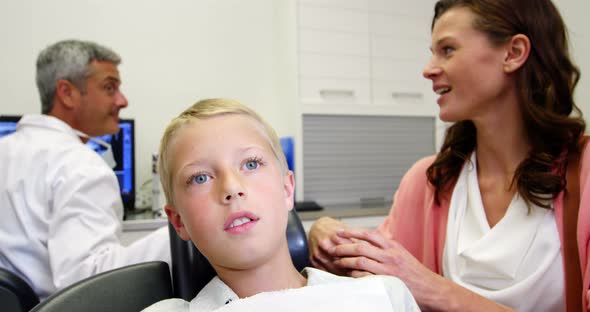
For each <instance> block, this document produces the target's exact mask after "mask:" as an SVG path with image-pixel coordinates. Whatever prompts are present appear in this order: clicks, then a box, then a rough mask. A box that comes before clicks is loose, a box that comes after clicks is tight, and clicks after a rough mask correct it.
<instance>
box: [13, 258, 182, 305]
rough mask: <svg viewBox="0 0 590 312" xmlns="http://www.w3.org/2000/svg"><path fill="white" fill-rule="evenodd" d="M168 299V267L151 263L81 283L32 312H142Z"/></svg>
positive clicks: (122, 269)
mask: <svg viewBox="0 0 590 312" xmlns="http://www.w3.org/2000/svg"><path fill="white" fill-rule="evenodd" d="M169 298H172V282H171V281H170V269H169V267H168V264H167V263H166V262H162V261H152V262H144V263H139V264H134V265H129V266H125V267H122V268H118V269H114V270H110V271H107V272H104V273H100V274H97V275H94V276H91V277H89V278H86V279H83V280H81V281H79V282H77V283H75V284H73V285H71V286H68V287H66V288H64V289H62V290H60V291H58V292H57V293H55V294H53V295H51V296H50V297H49V298H47V299H45V300H44V301H43V302H41V303H40V304H38V305H37V306H35V308H33V310H31V311H32V312H61V311H82V312H99V311H109V312H118V311H120V312H124V311H125V312H127V311H141V310H142V309H144V308H147V307H148V306H150V305H152V304H154V303H156V302H158V301H160V300H164V299H169ZM2 311H4V310H2Z"/></svg>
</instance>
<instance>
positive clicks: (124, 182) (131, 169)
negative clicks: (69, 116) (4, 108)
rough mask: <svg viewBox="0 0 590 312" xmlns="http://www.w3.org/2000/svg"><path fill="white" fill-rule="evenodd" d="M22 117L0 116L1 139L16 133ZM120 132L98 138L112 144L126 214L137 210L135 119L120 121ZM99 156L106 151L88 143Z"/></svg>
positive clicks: (115, 169) (116, 173)
mask: <svg viewBox="0 0 590 312" xmlns="http://www.w3.org/2000/svg"><path fill="white" fill-rule="evenodd" d="M20 118H21V116H0V137H3V136H5V135H8V134H10V133H12V132H14V131H16V124H17V123H18V121H19V120H20ZM119 128H120V130H119V132H118V133H117V134H113V135H103V136H99V137H97V138H99V139H101V140H103V141H106V142H107V143H109V144H111V146H112V149H113V156H114V158H115V161H116V162H117V166H116V167H115V168H113V170H114V171H115V175H116V176H117V180H118V181H119V189H120V191H121V199H122V201H123V206H124V208H125V214H127V212H128V211H130V210H133V209H135V122H134V120H133V119H119ZM86 145H88V146H89V147H90V148H92V149H93V150H94V151H96V152H97V153H99V154H102V153H104V151H105V149H104V148H103V147H102V146H100V145H99V144H97V143H95V142H93V141H92V140H90V141H88V142H87V143H86Z"/></svg>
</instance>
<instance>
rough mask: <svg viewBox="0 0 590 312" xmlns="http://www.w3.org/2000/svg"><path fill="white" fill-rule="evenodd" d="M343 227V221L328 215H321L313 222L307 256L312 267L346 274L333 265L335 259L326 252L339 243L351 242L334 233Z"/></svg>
mask: <svg viewBox="0 0 590 312" xmlns="http://www.w3.org/2000/svg"><path fill="white" fill-rule="evenodd" d="M344 228H346V226H345V225H344V223H342V222H340V221H338V220H335V219H332V218H329V217H322V218H319V219H318V220H317V221H316V222H314V224H313V225H312V227H311V229H310V230H309V234H308V244H309V258H310V261H311V264H312V265H313V266H314V267H316V268H318V269H321V270H324V271H328V272H331V273H334V274H338V275H347V272H346V271H343V270H342V269H341V268H340V267H337V266H336V265H334V260H336V259H335V258H333V257H332V256H331V255H330V254H328V253H327V250H330V249H331V248H332V247H334V246H336V245H337V244H339V243H351V242H352V241H350V240H348V239H345V238H341V237H339V236H338V235H336V232H337V231H338V230H340V229H344Z"/></svg>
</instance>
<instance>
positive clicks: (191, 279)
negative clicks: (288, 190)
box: [168, 209, 311, 301]
mask: <svg viewBox="0 0 590 312" xmlns="http://www.w3.org/2000/svg"><path fill="white" fill-rule="evenodd" d="M168 227H169V231H170V249H171V252H172V284H173V288H174V297H177V298H182V299H184V300H186V301H191V300H192V299H193V298H194V297H195V296H196V295H197V293H198V292H199V291H200V290H201V289H202V288H203V287H205V285H207V283H209V281H211V279H212V278H213V277H215V275H216V273H215V270H213V267H212V266H211V264H209V261H208V260H207V259H206V258H205V257H204V256H203V255H202V254H201V253H200V252H199V250H198V249H197V248H196V247H195V245H194V244H193V243H192V242H191V241H188V242H187V241H184V240H182V239H181V238H180V237H179V236H178V234H176V231H175V230H174V227H173V226H172V224H170V223H169V224H168ZM286 235H287V242H288V244H289V252H290V253H291V259H292V260H293V264H294V265H295V267H296V268H297V270H299V271H301V270H302V269H303V268H305V267H306V266H311V264H310V262H309V251H308V249H307V237H306V234H305V229H304V228H303V224H302V223H301V220H300V219H299V216H298V215H297V212H295V209H293V210H291V211H290V212H289V222H288V224H287V233H286Z"/></svg>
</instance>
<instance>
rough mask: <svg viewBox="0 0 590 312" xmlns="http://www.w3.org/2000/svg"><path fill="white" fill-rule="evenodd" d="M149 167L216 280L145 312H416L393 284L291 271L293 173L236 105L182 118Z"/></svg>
mask: <svg viewBox="0 0 590 312" xmlns="http://www.w3.org/2000/svg"><path fill="white" fill-rule="evenodd" d="M158 165H159V170H160V175H161V178H160V179H161V182H162V186H163V189H164V193H165V195H166V202H167V204H166V206H165V211H166V214H167V215H168V218H169V219H170V222H171V223H172V225H173V226H174V228H175V229H176V232H177V233H178V235H179V236H180V237H181V238H182V239H184V240H188V239H190V240H191V241H192V242H193V243H194V244H195V245H196V246H197V247H198V248H199V250H200V251H201V253H202V254H203V255H205V256H206V257H207V259H208V260H209V262H210V263H211V265H212V266H213V268H214V269H215V271H216V272H217V276H216V277H215V278H214V279H213V280H211V282H209V284H207V285H206V286H205V288H203V290H202V291H201V292H199V294H198V295H197V296H196V297H195V298H194V299H193V300H192V301H191V302H190V303H189V302H186V301H184V300H181V299H169V300H164V301H161V302H159V303H156V304H155V305H152V306H151V307H148V309H147V311H150V312H152V311H189V310H190V311H210V310H214V309H218V308H223V309H224V311H225V310H232V309H240V310H243V309H244V308H248V307H250V308H251V309H256V310H258V311H262V310H265V309H268V310H276V309H277V304H280V305H281V309H282V310H285V309H293V310H299V311H301V309H303V308H305V307H308V306H312V305H313V307H314V308H316V309H317V308H320V307H321V306H325V307H327V308H330V309H338V310H340V311H343V310H348V309H356V310H358V309H359V308H361V309H367V308H369V309H371V310H382V311H391V310H392V309H393V310H396V311H399V310H404V311H405V310H415V311H418V307H417V305H416V303H415V301H414V299H413V297H412V296H411V294H410V293H409V291H408V289H407V288H406V287H405V285H403V283H401V282H400V281H399V280H397V279H396V278H392V277H385V278H382V277H378V278H375V277H373V278H370V277H369V278H362V279H358V280H355V279H352V278H346V277H337V276H335V275H332V274H330V273H326V272H322V271H319V270H315V269H312V268H306V269H305V270H303V274H302V273H299V272H298V271H297V270H296V269H295V267H294V266H293V263H292V261H291V257H290V254H289V249H288V245H287V239H286V235H285V230H286V226H287V218H288V211H289V210H291V209H292V208H293V190H294V181H293V173H292V172H291V171H289V170H288V169H287V164H286V161H285V157H284V155H283V152H282V150H281V147H280V143H279V139H278V137H277V135H276V133H275V132H274V130H273V129H272V127H270V125H268V124H267V123H266V122H265V121H264V120H262V118H260V116H258V114H256V113H255V112H254V111H252V110H251V109H249V108H247V107H245V106H244V105H242V104H240V103H238V102H235V101H232V100H227V99H211V100H204V101H201V102H198V103H197V104H195V105H193V106H192V107H190V108H189V109H187V110H186V111H184V112H183V113H182V114H181V115H180V116H179V117H177V118H175V119H174V120H172V122H171V123H170V125H169V126H168V127H167V129H166V130H165V132H164V136H163V138H162V141H161V143H160V159H159V164H158ZM303 286H308V287H303ZM312 288H313V289H312ZM279 290H286V291H279ZM312 293H313V295H312ZM240 298H247V299H240ZM340 305H341V306H342V307H340Z"/></svg>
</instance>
